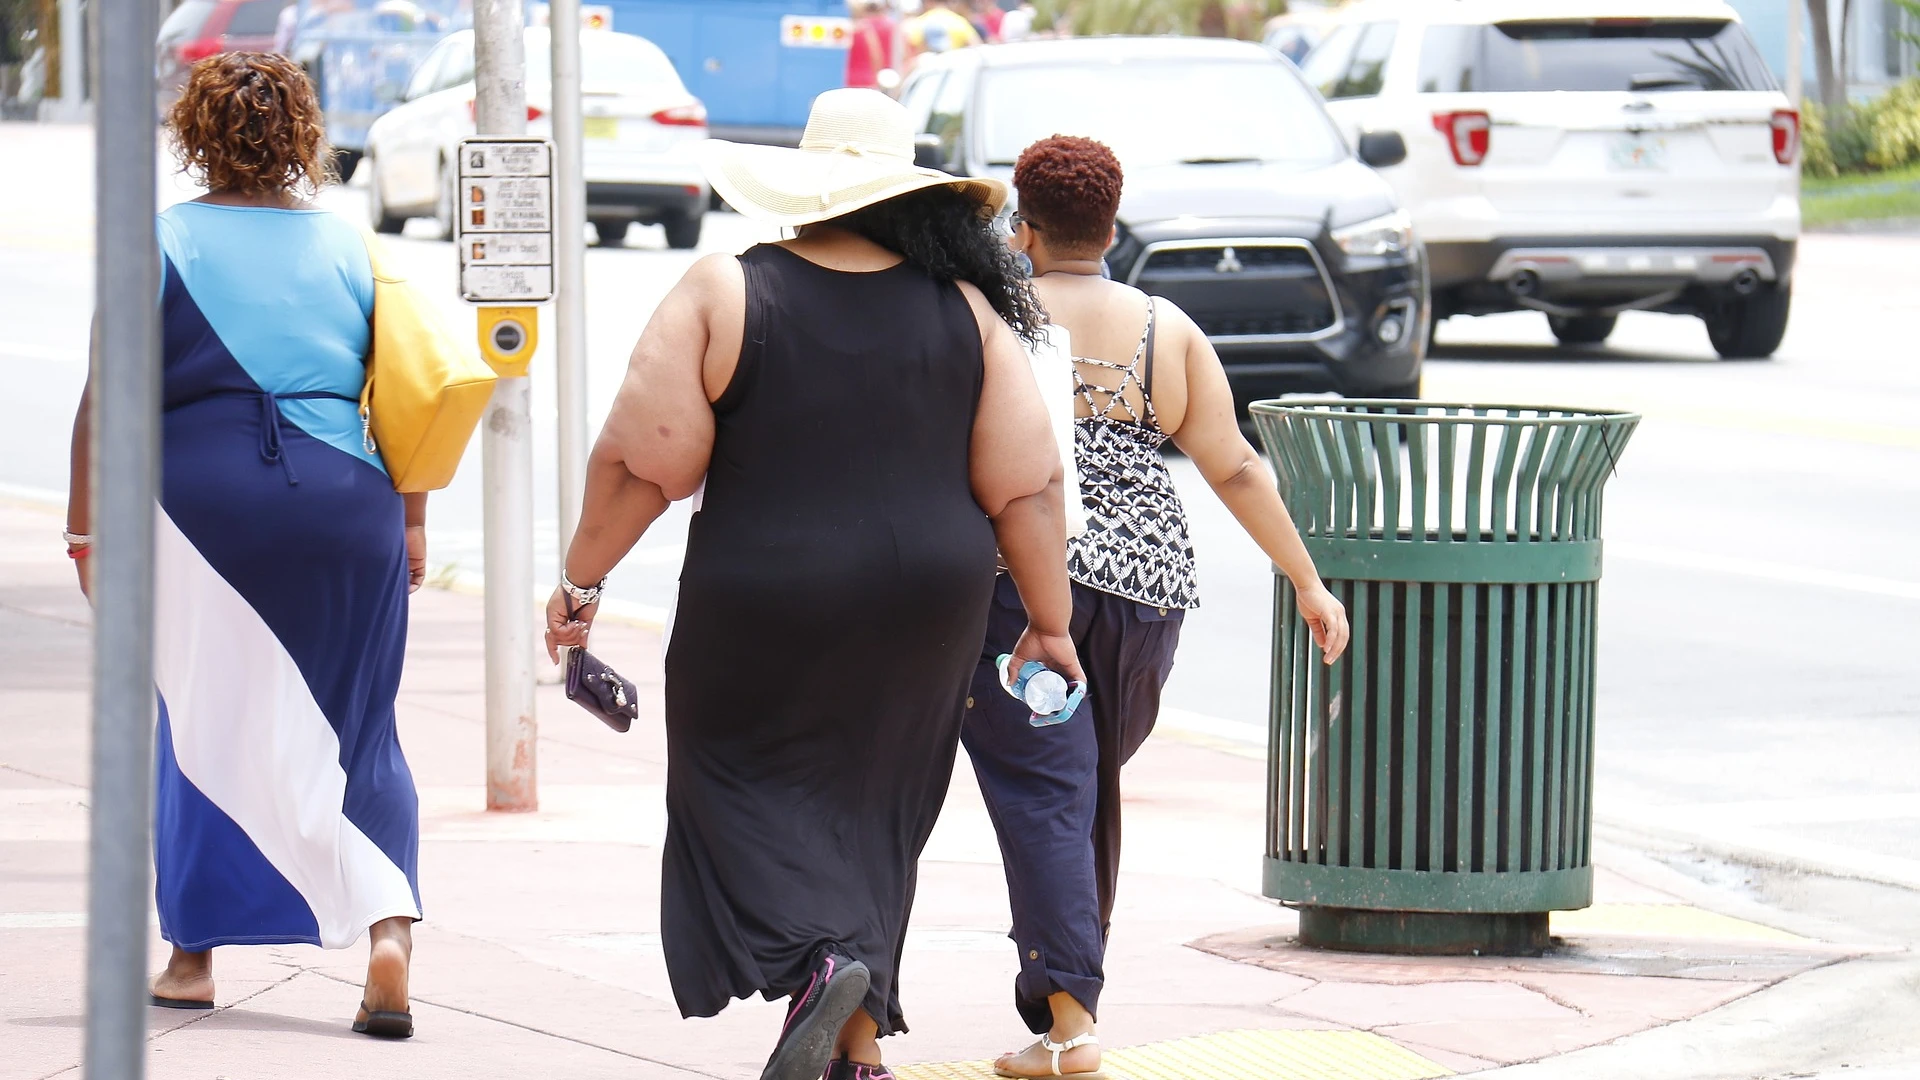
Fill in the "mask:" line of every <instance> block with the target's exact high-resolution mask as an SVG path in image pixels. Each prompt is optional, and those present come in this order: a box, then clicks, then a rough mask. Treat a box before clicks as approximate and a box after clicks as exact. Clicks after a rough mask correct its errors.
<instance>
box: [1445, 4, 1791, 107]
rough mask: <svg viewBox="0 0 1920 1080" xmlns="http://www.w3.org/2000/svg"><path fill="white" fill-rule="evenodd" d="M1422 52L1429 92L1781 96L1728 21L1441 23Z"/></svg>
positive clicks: (1744, 33)
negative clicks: (1736, 92)
mask: <svg viewBox="0 0 1920 1080" xmlns="http://www.w3.org/2000/svg"><path fill="white" fill-rule="evenodd" d="M1422 45H1423V46H1424V47H1423V48H1422V49H1421V58H1420V82H1419V86H1420V89H1421V91H1422V92H1424V93H1429V94H1432V93H1441V94H1446V93H1467V92H1475V91H1480V92H1493V93H1501V92H1526V91H1546V90H1630V91H1642V92H1646V91H1660V90H1772V89H1774V82H1773V76H1772V75H1771V74H1770V73H1769V72H1768V71H1767V66H1766V63H1765V62H1764V61H1762V60H1761V59H1760V55H1759V53H1758V52H1757V51H1756V50H1755V49H1754V46H1753V40H1752V39H1751V38H1749V37H1748V36H1747V31H1746V28H1745V27H1742V26H1741V25H1740V24H1739V23H1735V22H1728V21H1725V20H1714V19H1597V20H1588V21H1577V22H1573V21H1531V20H1529V21H1525V22H1509V23H1501V24H1499V25H1497V26H1435V27H1432V28H1430V29H1428V31H1427V37H1426V40H1425V41H1424V42H1423V43H1422Z"/></svg>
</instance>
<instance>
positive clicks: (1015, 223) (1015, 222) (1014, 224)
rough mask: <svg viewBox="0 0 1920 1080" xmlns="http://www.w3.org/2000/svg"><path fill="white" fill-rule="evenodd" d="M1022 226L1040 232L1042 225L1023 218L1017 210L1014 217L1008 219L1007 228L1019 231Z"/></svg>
mask: <svg viewBox="0 0 1920 1080" xmlns="http://www.w3.org/2000/svg"><path fill="white" fill-rule="evenodd" d="M1022 225H1025V226H1026V227H1027V228H1029V229H1032V230H1033V231H1034V232H1039V231H1040V224H1039V223H1038V222H1036V221H1034V220H1033V219H1032V218H1029V217H1022V216H1021V214H1020V211H1018V210H1015V211H1014V212H1013V213H1012V215H1011V216H1009V217H1008V218H1007V228H1008V229H1009V230H1012V229H1018V228H1019V227H1020V226H1022Z"/></svg>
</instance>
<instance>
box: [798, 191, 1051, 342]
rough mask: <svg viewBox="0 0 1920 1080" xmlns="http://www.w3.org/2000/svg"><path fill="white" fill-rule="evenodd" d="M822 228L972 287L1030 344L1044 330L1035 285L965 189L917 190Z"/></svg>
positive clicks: (1044, 316) (981, 204) (987, 211)
mask: <svg viewBox="0 0 1920 1080" xmlns="http://www.w3.org/2000/svg"><path fill="white" fill-rule="evenodd" d="M824 224H828V225H837V226H839V227H840V228H843V229H846V230H848V231H849V232H853V233H856V234H858V235H860V236H864V237H866V238H867V239H869V240H871V241H873V242H874V243H876V244H879V245H880V246H881V247H883V248H886V249H887V250H888V251H895V252H899V253H900V255H901V256H902V257H904V258H905V259H906V260H907V262H908V263H909V264H910V265H912V266H913V267H914V268H916V269H918V270H920V271H921V272H922V273H925V274H926V275H928V276H929V277H932V278H935V279H937V280H940V281H967V282H972V283H973V285H974V286H975V287H976V288H978V289H979V290H980V291H981V292H983V293H985V294H986V297H987V302H988V303H989V304H992V305H993V310H994V312H995V313H997V314H998V315H999V316H1000V317H1001V318H1002V319H1004V320H1006V323H1007V325H1008V326H1011V327H1013V331H1014V333H1016V334H1018V335H1020V338H1021V340H1022V341H1025V342H1026V343H1028V344H1029V345H1031V344H1033V343H1034V342H1035V341H1036V340H1037V339H1038V338H1039V337H1040V334H1041V332H1042V331H1043V330H1044V328H1045V327H1046V325H1047V313H1046V310H1045V309H1044V308H1042V307H1041V306H1040V298H1039V297H1037V296H1035V295H1034V292H1033V283H1032V282H1031V281H1030V280H1028V278H1027V275H1026V273H1025V272H1024V271H1022V270H1021V268H1020V264H1019V263H1018V262H1017V261H1015V259H1014V256H1013V252H1012V251H1010V250H1009V249H1008V248H1007V244H1006V241H1005V240H1003V239H1001V237H1000V235H999V233H998V232H997V231H996V230H995V229H994V225H993V211H992V210H991V209H990V208H989V207H988V206H987V204H986V203H984V202H982V201H980V199H979V198H978V197H977V196H975V195H973V194H972V193H971V192H969V191H967V190H964V189H962V188H958V187H953V186H950V185H944V184H943V185H941V186H939V187H929V188H921V189H920V190H919V191H911V192H908V193H907V194H905V195H899V196H895V197H894V198H891V199H888V200H887V201H885V202H881V203H875V204H874V205H872V206H866V207H862V208H860V209H858V210H855V211H853V212H852V213H848V214H843V215H841V216H840V217H837V218H834V219H833V220H831V221H829V222H825V223H824Z"/></svg>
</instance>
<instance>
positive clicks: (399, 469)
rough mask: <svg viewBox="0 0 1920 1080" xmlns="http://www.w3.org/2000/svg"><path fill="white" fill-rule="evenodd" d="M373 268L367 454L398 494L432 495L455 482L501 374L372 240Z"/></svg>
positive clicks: (363, 399) (364, 423)
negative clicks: (462, 340) (384, 470)
mask: <svg viewBox="0 0 1920 1080" xmlns="http://www.w3.org/2000/svg"><path fill="white" fill-rule="evenodd" d="M366 240H367V258H368V260H369V261H370V262H371V263H372V265H373V348H372V350H371V352H369V354H368V356H367V383H366V386H365V387H364V388H362V389H361V391H360V424H361V428H362V429H363V432H364V434H365V437H366V440H367V451H368V452H369V453H374V452H377V453H378V454H379V455H380V458H381V460H382V461H384V462H385V463H386V466H387V475H389V476H391V477H392V478H393V489H394V490H395V491H402V492H415V491H434V490H437V489H439V488H443V487H446V486H447V485H448V484H449V483H451V482H452V481H453V472H454V469H456V468H458V467H459V465H460V458H461V455H463V454H465V453H466V450H467V442H468V441H469V440H471V439H472V438H473V429H474V428H476V427H478V426H479V424H480V416H481V414H482V413H484V412H486V409H487V401H488V399H489V398H491V397H492V396H493V382H494V380H495V379H496V378H498V376H497V375H495V374H494V371H493V369H492V368H490V367H488V366H487V365H486V364H485V363H484V362H482V361H481V359H480V357H479V356H478V355H476V354H475V353H474V351H473V350H472V349H471V348H469V347H466V346H462V345H461V344H460V341H459V339H458V338H456V337H454V335H453V334H451V333H449V332H448V330H447V327H446V324H445V323H444V322H442V321H441V319H440V317H439V315H438V313H436V312H435V311H434V309H433V306H432V305H431V304H430V303H428V302H427V300H426V298H425V297H423V296H421V295H420V293H419V292H418V290H416V289H415V288H414V287H413V285H412V283H410V282H408V281H407V279H406V278H404V277H402V276H401V275H400V274H399V273H398V272H397V271H395V270H394V269H393V268H392V267H391V266H390V265H388V264H387V263H386V261H385V258H384V253H383V252H382V251H381V247H380V242H379V241H378V240H377V239H375V238H374V237H373V236H372V234H367V236H366Z"/></svg>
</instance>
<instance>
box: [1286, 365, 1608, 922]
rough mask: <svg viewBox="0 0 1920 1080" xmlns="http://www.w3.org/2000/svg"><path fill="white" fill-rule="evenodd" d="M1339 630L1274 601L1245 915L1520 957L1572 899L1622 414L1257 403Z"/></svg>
mask: <svg viewBox="0 0 1920 1080" xmlns="http://www.w3.org/2000/svg"><path fill="white" fill-rule="evenodd" d="M1251 411H1252V414H1253V417H1254V421H1255V423H1256V425H1257V426H1258V428H1259V431H1260V435H1261V438H1262V440H1263V441H1264V442H1265V443H1266V448H1267V452H1268V454H1269V455H1270V457H1271V459H1272V462H1273V467H1274V471H1275V473H1276V474H1277V476H1278V479H1279V484H1280V491H1281V494H1282V495H1283V496H1284V497H1285V499H1286V502H1287V506H1288V508H1289V509H1290V510H1291V512H1292V514H1293V517H1294V520H1295V522H1296V523H1297V524H1298V526H1299V528H1300V533H1301V535H1302V537H1303V538H1304V539H1305V540H1306V545H1307V550H1308V551H1309V552H1311V553H1312V555H1313V560H1314V564H1315V566H1316V567H1318V569H1319V571H1320V574H1321V577H1322V579H1323V580H1324V581H1325V582H1326V584H1327V586H1328V588H1329V589H1331V590H1332V591H1333V593H1334V595H1335V596H1337V597H1339V598H1340V601H1341V603H1343V604H1345V605H1346V608H1347V613H1348V618H1349V620H1350V622H1351V624H1352V628H1353V640H1352V643H1351V644H1350V645H1349V646H1348V650H1347V654H1346V656H1345V657H1343V658H1342V659H1341V660H1340V662H1339V663H1337V664H1335V665H1334V666H1332V667H1331V668H1329V667H1327V666H1326V665H1324V664H1323V663H1321V660H1320V654H1319V650H1318V649H1316V648H1315V647H1314V644H1313V640H1312V637H1311V635H1309V634H1308V633H1307V631H1306V629H1305V627H1304V625H1303V624H1302V623H1301V621H1300V618H1299V609H1298V606H1297V602H1296V599H1297V598H1296V595H1295V592H1294V589H1293V587H1292V584H1291V583H1290V582H1288V581H1287V579H1286V578H1285V577H1284V576H1277V584H1276V591H1275V596H1274V652H1273V696H1272V710H1271V713H1272V716H1271V719H1272V728H1271V732H1270V740H1269V744H1268V758H1269V764H1270V771H1269V781H1268V783H1269V786H1268V799H1267V804H1268V821H1267V851H1266V871H1265V892H1266V895H1268V896H1269V897H1272V898H1274V899H1277V900H1281V901H1284V902H1287V903H1289V904H1292V905H1297V906H1298V907H1299V910H1300V936H1301V940H1302V941H1303V943H1305V944H1309V945H1317V946H1322V947H1328V948H1341V949H1353V950H1361V951H1372V952H1427V953H1467V952H1488V953H1537V952H1539V951H1540V950H1541V949H1543V948H1545V947H1546V945H1547V943H1548V937H1547V912H1549V911H1558V910H1568V909H1574V908H1582V907H1586V906H1587V905H1588V904H1590V903H1592V899H1593V862H1592V855H1591V838H1592V831H1593V703H1594V633H1595V629H1596V626H1597V616H1598V608H1597V606H1596V599H1597V597H1596V590H1597V586H1598V584H1599V580H1600V523H1601V502H1602V495H1603V491H1604V487H1605V484H1606V481H1607V478H1608V477H1609V476H1610V475H1612V472H1613V469H1614V466H1615V464H1616V463H1617V462H1618V461H1619V459H1620V454H1621V452H1622V450H1624V449H1625V447H1626V443H1627V440H1628V439H1629V438H1630V437H1631V436H1632V434H1633V431H1634V428H1635V427H1636V426H1637V425H1638V423H1639V419H1640V418H1639V417H1638V416H1636V415H1634V414H1631V413H1624V412H1606V411H1590V410H1580V409H1560V408H1547V407H1538V408H1536V407H1524V406H1482V405H1447V404H1438V403H1430V402H1410V401H1355V400H1343V399H1330V400H1321V399H1310V400H1286V401H1267V402H1256V403H1254V404H1253V406H1252V407H1251Z"/></svg>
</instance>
